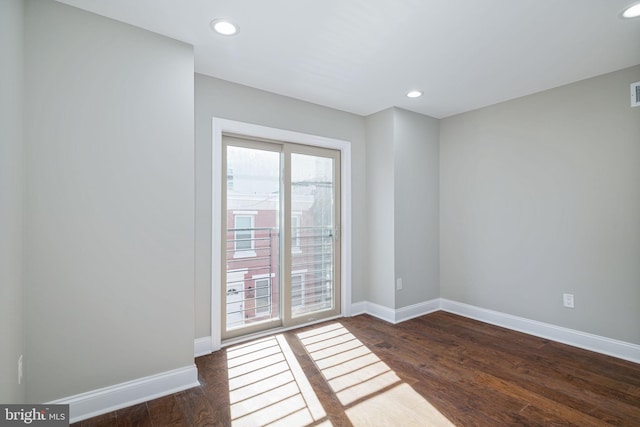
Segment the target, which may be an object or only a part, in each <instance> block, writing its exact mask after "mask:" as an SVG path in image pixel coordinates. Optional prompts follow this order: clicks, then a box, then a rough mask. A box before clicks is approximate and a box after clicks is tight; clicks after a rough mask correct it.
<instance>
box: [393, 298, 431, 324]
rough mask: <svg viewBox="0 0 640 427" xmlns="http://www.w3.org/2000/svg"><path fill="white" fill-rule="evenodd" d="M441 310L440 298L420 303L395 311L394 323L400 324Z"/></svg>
mask: <svg viewBox="0 0 640 427" xmlns="http://www.w3.org/2000/svg"><path fill="white" fill-rule="evenodd" d="M438 310H440V298H436V299H432V300H429V301H425V302H419V303H417V304H413V305H409V306H407V307H402V308H399V309H397V310H395V316H394V320H395V321H394V322H393V323H400V322H404V321H405V320H409V319H413V318H414V317H419V316H424V315H425V314H429V313H433V312H434V311H438Z"/></svg>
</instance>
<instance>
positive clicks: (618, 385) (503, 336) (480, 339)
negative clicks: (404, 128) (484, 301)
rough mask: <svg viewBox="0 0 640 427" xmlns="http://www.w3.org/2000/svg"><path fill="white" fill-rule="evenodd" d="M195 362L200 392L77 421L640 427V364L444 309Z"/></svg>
mask: <svg viewBox="0 0 640 427" xmlns="http://www.w3.org/2000/svg"><path fill="white" fill-rule="evenodd" d="M196 364H197V366H198V370H199V375H200V383H201V386H200V387H196V388H193V389H190V390H186V391H183V392H180V393H176V394H173V395H170V396H167V397H163V398H161V399H156V400H153V401H149V402H146V403H143V404H140V405H136V406H133V407H130V408H126V409H122V410H119V411H116V412H113V413H109V414H105V415H102V416H99V417H96V418H92V419H88V420H85V421H83V422H81V423H76V424H75V425H76V426H81V427H89V426H228V425H232V422H233V425H261V424H265V423H270V422H274V423H275V424H276V425H277V424H279V425H285V426H295V425H318V426H320V425H322V426H325V425H333V426H351V425H355V426H362V425H371V426H375V425H397V426H408V425H422V426H429V425H457V426H490V427H493V426H516V425H520V426H581V427H582V426H599V425H618V426H640V365H638V364H635V363H632V362H627V361H623V360H620V359H616V358H612V357H608V356H603V355H600V354H596V353H592V352H589V351H585V350H581V349H577V348H574V347H570V346H566V345H563V344H559V343H555V342H552V341H548V340H545V339H541V338H537V337H533V336H529V335H525V334H521V333H518V332H514V331H510V330H507V329H503V328H499V327H496V326H492V325H488V324H485V323H481V322H477V321H474V320H470V319H466V318H463V317H459V316H456V315H453V314H449V313H445V312H436V313H432V314H429V315H426V316H422V317H419V318H417V319H413V320H409V321H406V322H403V323H401V324H398V325H391V324H388V323H385V322H383V321H380V320H378V319H375V318H373V317H370V316H367V315H362V316H356V317H353V318H345V319H339V320H337V321H331V322H326V323H323V324H320V325H315V326H313V327H308V328H303V329H299V330H295V331H289V332H286V333H283V334H282V335H281V336H280V337H279V338H277V337H276V338H263V339H261V340H257V341H256V342H255V343H250V344H243V345H241V346H239V347H231V348H228V349H224V350H221V351H219V352H216V353H214V354H211V355H208V356H203V357H199V358H197V359H196ZM299 368H301V369H299ZM245 371H246V372H248V373H251V372H253V373H254V374H255V375H256V378H253V379H252V378H251V377H250V374H248V373H245ZM301 372H304V375H303V377H306V378H301V376H300V373H301ZM230 378H231V379H230ZM316 401H317V402H319V403H320V406H318V405H317V402H316ZM314 402H316V404H314ZM232 417H233V420H232ZM389 420H393V421H391V422H390V421H389Z"/></svg>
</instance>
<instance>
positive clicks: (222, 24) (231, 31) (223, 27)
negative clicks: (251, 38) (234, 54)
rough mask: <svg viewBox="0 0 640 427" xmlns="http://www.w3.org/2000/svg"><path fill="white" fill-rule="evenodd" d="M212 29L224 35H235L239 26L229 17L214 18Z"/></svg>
mask: <svg viewBox="0 0 640 427" xmlns="http://www.w3.org/2000/svg"><path fill="white" fill-rule="evenodd" d="M209 26H210V27H211V29H212V30H213V31H215V32H216V33H218V34H220V35H223V36H233V35H235V34H238V31H239V29H238V26H237V25H236V24H234V23H233V22H231V21H230V20H228V19H214V20H213V21H211V24H209Z"/></svg>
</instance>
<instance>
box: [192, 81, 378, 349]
mask: <svg viewBox="0 0 640 427" xmlns="http://www.w3.org/2000/svg"><path fill="white" fill-rule="evenodd" d="M195 92H196V192H197V194H196V336H197V337H205V336H210V335H211V173H212V172H211V120H212V118H213V117H217V118H224V119H230V120H236V121H240V122H248V123H252V124H258V125H263V126H270V127H273V128H279V129H287V130H291V131H296V132H303V133H308V134H313V135H320V136H325V137H329V138H336V139H342V140H346V141H350V142H351V157H352V163H351V173H352V177H351V180H352V182H351V194H352V212H353V230H352V233H353V253H352V257H353V258H352V260H353V263H352V265H353V267H352V278H351V280H352V301H353V302H357V301H363V300H366V299H367V293H366V292H367V285H366V284H367V278H366V275H367V266H368V262H367V257H366V251H367V229H366V218H367V211H366V199H365V143H364V119H363V118H362V117H360V116H357V115H354V114H349V113H345V112H342V111H338V110H333V109H330V108H326V107H322V106H319V105H315V104H310V103H307V102H303V101H300V100H296V99H293V98H287V97H284V96H280V95H275V94H272V93H269V92H264V91H261V90H257V89H253V88H250V87H247V86H241V85H237V84H234V83H230V82H226V81H223V80H218V79H215V78H212V77H208V76H204V75H200V74H196V77H195ZM216 173H219V171H216ZM215 309H216V310H219V308H218V307H216V308H215Z"/></svg>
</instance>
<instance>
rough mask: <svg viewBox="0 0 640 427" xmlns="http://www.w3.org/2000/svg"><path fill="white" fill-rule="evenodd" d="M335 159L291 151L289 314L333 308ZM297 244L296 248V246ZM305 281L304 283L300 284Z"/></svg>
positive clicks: (302, 313) (294, 314) (303, 313)
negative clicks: (292, 216)
mask: <svg viewBox="0 0 640 427" xmlns="http://www.w3.org/2000/svg"><path fill="white" fill-rule="evenodd" d="M333 168H334V161H333V159H331V158H327V157H318V156H311V155H306V154H297V153H293V154H291V209H292V210H293V211H296V212H299V215H298V219H297V220H292V228H293V226H294V225H296V223H297V224H298V227H297V229H296V230H293V229H292V231H291V233H292V251H291V257H292V260H291V265H292V267H291V269H292V271H294V270H305V271H306V273H305V274H304V275H303V276H301V277H296V276H292V278H291V279H292V280H291V283H292V290H291V298H292V300H291V307H292V316H294V317H295V316H301V315H306V314H309V313H313V312H317V311H324V310H331V309H333V308H334V299H333V296H334V283H333V264H334V262H333V257H334V202H333V200H334V178H333V177H334V170H333ZM296 248H297V250H296ZM302 284H304V286H303V285H302Z"/></svg>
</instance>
